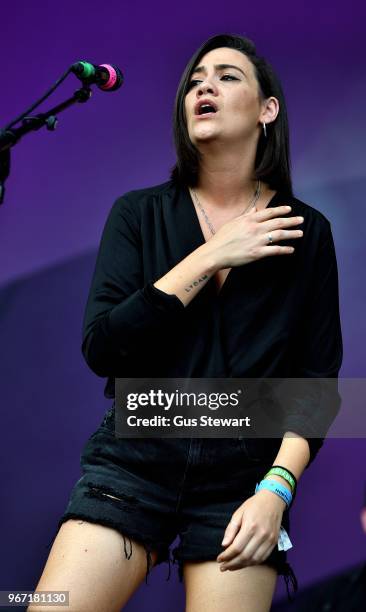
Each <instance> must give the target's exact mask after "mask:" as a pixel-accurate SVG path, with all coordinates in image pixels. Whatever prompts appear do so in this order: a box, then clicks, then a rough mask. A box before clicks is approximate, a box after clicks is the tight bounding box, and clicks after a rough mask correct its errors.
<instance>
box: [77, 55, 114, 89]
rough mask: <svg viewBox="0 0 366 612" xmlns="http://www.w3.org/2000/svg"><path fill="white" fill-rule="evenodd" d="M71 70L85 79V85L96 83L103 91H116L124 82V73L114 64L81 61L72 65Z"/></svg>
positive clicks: (79, 77)
mask: <svg viewBox="0 0 366 612" xmlns="http://www.w3.org/2000/svg"><path fill="white" fill-rule="evenodd" d="M71 72H73V73H74V74H75V75H76V76H77V78H78V79H80V80H81V81H83V83H84V84H85V85H92V84H93V83H95V84H96V86H97V87H99V89H101V90H102V91H116V89H119V88H120V87H122V84H123V74H122V72H121V71H120V69H119V68H117V66H115V65H113V64H100V65H95V64H91V63H90V62H84V61H80V62H76V63H75V64H73V65H72V66H71Z"/></svg>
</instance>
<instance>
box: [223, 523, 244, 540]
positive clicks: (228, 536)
mask: <svg viewBox="0 0 366 612" xmlns="http://www.w3.org/2000/svg"><path fill="white" fill-rule="evenodd" d="M240 527H241V521H240V520H239V519H231V521H230V523H229V524H228V526H227V527H226V529H225V534H224V538H223V540H222V542H221V544H222V546H228V545H229V544H230V543H231V542H232V541H233V539H234V537H235V536H236V534H237V533H238V531H239V529H240Z"/></svg>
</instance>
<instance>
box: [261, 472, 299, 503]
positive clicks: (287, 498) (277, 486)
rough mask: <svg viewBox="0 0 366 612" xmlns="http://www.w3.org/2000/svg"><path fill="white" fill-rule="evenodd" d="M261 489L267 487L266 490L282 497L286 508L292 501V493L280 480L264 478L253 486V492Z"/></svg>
mask: <svg viewBox="0 0 366 612" xmlns="http://www.w3.org/2000/svg"><path fill="white" fill-rule="evenodd" d="M261 489H268V491H272V492H273V493H276V495H278V496H279V497H281V499H283V501H284V502H285V503H286V506H287V508H289V507H290V505H291V502H292V495H291V493H290V491H289V490H288V489H286V487H285V486H284V485H282V484H281V483H280V482H277V480H270V479H268V478H267V479H266V480H261V481H260V483H259V484H258V483H257V486H256V487H255V493H257V491H260V490H261Z"/></svg>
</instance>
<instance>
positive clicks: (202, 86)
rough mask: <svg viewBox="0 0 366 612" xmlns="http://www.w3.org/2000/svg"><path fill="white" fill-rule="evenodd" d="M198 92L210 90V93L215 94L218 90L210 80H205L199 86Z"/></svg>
mask: <svg viewBox="0 0 366 612" xmlns="http://www.w3.org/2000/svg"><path fill="white" fill-rule="evenodd" d="M198 92H199V93H206V92H209V93H213V94H214V93H215V92H216V87H215V86H214V84H213V83H211V82H210V81H203V82H202V83H201V84H200V86H199V87H198Z"/></svg>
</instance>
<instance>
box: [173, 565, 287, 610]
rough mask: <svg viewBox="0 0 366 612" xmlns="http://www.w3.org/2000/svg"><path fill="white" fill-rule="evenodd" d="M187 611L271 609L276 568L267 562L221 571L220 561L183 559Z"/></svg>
mask: <svg viewBox="0 0 366 612" xmlns="http://www.w3.org/2000/svg"><path fill="white" fill-rule="evenodd" d="M183 576H184V585H185V589H186V602H187V603H186V612H202V610H209V611H210V612H268V611H269V610H270V608H271V603H272V599H273V594H274V591H275V588H276V581H277V571H276V570H275V569H274V568H273V567H270V566H269V565H266V564H259V565H251V566H248V567H244V568H242V569H238V570H235V571H229V572H221V571H220V567H219V563H217V561H202V562H196V561H195V562H191V561H188V562H184V564H183Z"/></svg>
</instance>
